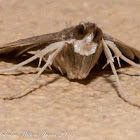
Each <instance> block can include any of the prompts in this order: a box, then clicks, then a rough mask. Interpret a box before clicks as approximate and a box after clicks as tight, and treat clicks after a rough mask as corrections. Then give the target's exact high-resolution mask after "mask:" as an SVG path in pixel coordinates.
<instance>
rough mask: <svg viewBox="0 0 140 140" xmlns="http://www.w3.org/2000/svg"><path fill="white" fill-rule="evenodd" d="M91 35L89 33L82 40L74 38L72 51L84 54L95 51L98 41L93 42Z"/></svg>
mask: <svg viewBox="0 0 140 140" xmlns="http://www.w3.org/2000/svg"><path fill="white" fill-rule="evenodd" d="M93 37H94V36H93V34H89V35H87V36H86V37H84V38H83V39H82V40H74V41H73V46H74V52H75V53H78V54H80V55H85V56H88V55H91V54H94V53H96V50H97V46H98V43H95V42H93Z"/></svg>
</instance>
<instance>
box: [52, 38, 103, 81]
mask: <svg viewBox="0 0 140 140" xmlns="http://www.w3.org/2000/svg"><path fill="white" fill-rule="evenodd" d="M85 41H87V40H85ZM76 43H77V42H76ZM76 43H75V42H74V43H68V44H67V46H66V47H64V48H63V49H62V51H61V52H60V53H59V55H58V56H57V57H56V59H55V61H54V63H53V65H54V67H55V68H57V69H58V70H59V71H61V72H62V73H66V74H67V76H68V78H69V79H84V78H86V77H87V76H88V74H89V72H90V70H91V69H92V68H93V67H94V65H95V64H96V63H97V61H98V58H99V57H100V54H101V52H102V45H101V42H100V41H99V43H98V45H96V46H94V44H93V43H92V42H90V41H89V42H88V43H89V44H88V43H87V42H86V43H87V44H88V45H93V46H90V48H88V49H86V46H79V47H80V49H79V51H80V50H82V49H83V50H84V49H85V50H84V51H83V52H82V54H80V52H75V50H76V47H75V44H76ZM78 45H79V44H78ZM92 49H93V50H94V51H93V50H92ZM88 50H89V51H88ZM77 51H78V50H77ZM91 51H92V53H91ZM95 52H96V53H95Z"/></svg>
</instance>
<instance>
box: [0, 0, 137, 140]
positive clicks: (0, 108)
mask: <svg viewBox="0 0 140 140" xmlns="http://www.w3.org/2000/svg"><path fill="white" fill-rule="evenodd" d="M139 13H140V1H139V0H125V1H122V0H110V1H108V0H94V1H93V0H87V1H86V2H85V0H59V1H56V0H41V1H39V0H0V38H1V39H0V44H4V43H7V42H10V41H14V40H17V39H20V38H26V37H30V36H34V35H39V34H43V33H50V32H55V31H59V30H61V29H63V28H64V27H66V24H72V25H74V24H77V23H79V22H81V21H90V22H95V23H97V24H98V25H99V27H101V28H102V29H103V31H104V32H106V33H109V34H111V35H113V36H115V37H117V38H118V39H120V40H122V41H124V42H126V43H128V44H129V45H131V46H133V47H135V48H137V49H140V44H139V42H140V39H139V38H140V35H139V32H140V24H139V23H140V15H139ZM12 65H14V64H12V63H6V62H3V61H1V62H0V68H1V69H2V68H6V67H10V66H12ZM20 70H22V71H26V72H28V70H29V71H33V70H34V68H33V67H31V66H28V67H23V68H20ZM109 71H110V69H108V70H103V71H101V72H99V73H98V72H97V71H95V72H94V70H93V73H92V74H93V75H94V76H91V77H89V78H90V82H89V79H87V80H85V81H83V82H82V83H84V84H82V83H78V82H71V81H69V80H68V79H67V78H66V77H62V76H60V75H59V74H54V73H52V74H47V73H45V74H43V75H41V77H40V78H39V79H38V81H37V82H36V83H35V84H34V85H33V86H32V87H31V88H30V89H29V90H28V91H32V92H31V93H30V94H29V95H28V96H26V97H24V98H21V99H18V100H13V101H4V100H2V99H0V139H1V140H8V139H14V140H16V139H20V140H29V139H30V140H33V139H41V138H42V139H49V140H59V139H64V140H66V139H69V140H86V139H88V140H96V139H97V140H99V139H100V140H112V139H113V140H124V139H127V140H137V139H139V138H140V125H139V124H140V109H139V108H137V107H133V106H131V105H129V104H127V103H126V102H124V101H123V100H122V99H121V98H119V97H118V96H117V90H116V87H115V81H114V76H113V75H112V73H111V72H109ZM119 71H121V72H124V73H128V74H132V75H133V74H138V73H139V74H140V70H138V69H136V68H132V67H127V68H122V69H120V70H119ZM13 73H16V72H13ZM92 74H91V75H92ZM34 75H35V74H22V75H0V96H1V98H3V97H5V96H7V95H9V94H15V93H16V91H18V90H20V89H22V88H23V87H24V86H25V85H26V84H27V83H28V81H30V80H31V79H32V77H33V76H34ZM119 77H120V80H121V84H122V85H123V87H124V88H125V90H126V92H127V93H126V94H128V96H130V97H131V99H132V100H137V102H139V104H140V94H139V93H140V77H139V76H130V75H126V74H119ZM45 131H46V132H45ZM6 132H7V133H9V136H8V134H5V133H6ZM24 132H26V134H25V133H24ZM10 133H15V134H13V135H12V134H10ZM27 133H28V134H27ZM43 133H46V135H45V136H44V137H42V136H43ZM24 134H25V135H24ZM4 135H6V136H4ZM27 135H28V136H27Z"/></svg>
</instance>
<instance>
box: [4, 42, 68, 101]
mask: <svg viewBox="0 0 140 140" xmlns="http://www.w3.org/2000/svg"><path fill="white" fill-rule="evenodd" d="M65 45H66V44H65V43H64V44H63V46H61V47H59V48H58V49H57V50H56V51H54V52H53V53H52V54H50V56H49V57H48V59H47V60H46V61H47V62H46V64H45V65H44V66H43V67H42V68H41V70H40V71H39V72H38V73H37V74H36V76H35V77H34V78H33V79H32V80H31V81H30V82H29V83H28V85H27V86H26V87H25V88H23V89H22V90H21V91H20V92H19V93H18V94H16V95H12V96H9V97H6V98H4V99H5V100H6V99H8V100H12V99H17V98H21V97H23V96H25V95H27V93H23V92H24V91H25V90H26V89H27V88H28V87H30V86H31V85H32V84H33V83H34V82H35V81H36V80H37V78H38V77H39V76H40V75H41V73H42V72H43V71H44V70H45V69H46V68H47V67H48V66H49V65H52V63H53V60H54V59H55V58H56V56H57V55H58V53H59V52H60V51H61V50H62V48H63V47H64V46H65Z"/></svg>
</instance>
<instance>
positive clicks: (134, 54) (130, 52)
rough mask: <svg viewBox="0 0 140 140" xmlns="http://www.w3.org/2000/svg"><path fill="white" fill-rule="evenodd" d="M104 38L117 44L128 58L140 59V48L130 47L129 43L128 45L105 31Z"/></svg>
mask: <svg viewBox="0 0 140 140" xmlns="http://www.w3.org/2000/svg"><path fill="white" fill-rule="evenodd" d="M103 39H104V40H109V41H112V42H114V43H115V44H116V46H117V47H118V49H119V50H120V51H121V52H122V53H123V55H125V56H126V57H127V58H129V59H131V60H134V59H135V58H137V59H139V60H140V50H138V49H135V48H133V47H130V46H129V45H126V44H125V43H123V42H122V41H120V40H118V39H116V38H114V37H112V36H110V35H108V34H105V33H103Z"/></svg>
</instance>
